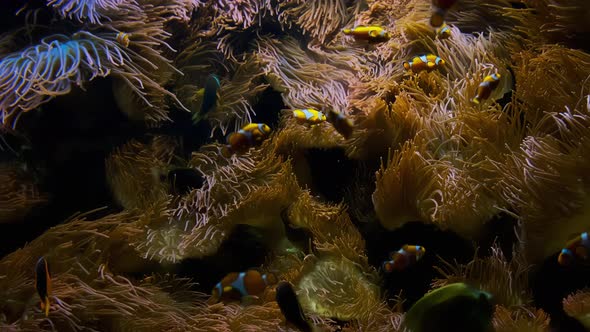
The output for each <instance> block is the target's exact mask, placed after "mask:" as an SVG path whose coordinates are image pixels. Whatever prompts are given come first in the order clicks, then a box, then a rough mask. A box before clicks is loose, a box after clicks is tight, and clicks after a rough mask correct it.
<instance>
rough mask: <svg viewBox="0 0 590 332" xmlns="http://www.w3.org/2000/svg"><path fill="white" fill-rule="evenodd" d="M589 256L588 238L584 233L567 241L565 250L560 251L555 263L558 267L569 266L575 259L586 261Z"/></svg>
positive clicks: (586, 233) (589, 244) (589, 242)
mask: <svg viewBox="0 0 590 332" xmlns="http://www.w3.org/2000/svg"><path fill="white" fill-rule="evenodd" d="M589 254H590V238H589V237H588V232H584V233H582V234H580V235H578V236H576V237H575V238H573V239H571V240H570V241H568V243H567V244H566V245H565V248H563V249H561V252H560V253H559V256H558V257H557V262H558V263H559V265H563V266H567V265H570V264H571V263H572V262H573V261H574V260H575V259H576V258H579V259H581V260H588V258H589Z"/></svg>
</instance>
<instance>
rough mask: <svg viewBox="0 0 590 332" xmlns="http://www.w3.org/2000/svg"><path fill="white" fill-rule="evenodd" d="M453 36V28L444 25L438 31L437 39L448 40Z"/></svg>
mask: <svg viewBox="0 0 590 332" xmlns="http://www.w3.org/2000/svg"><path fill="white" fill-rule="evenodd" d="M450 36H451V27H449V26H448V25H447V24H446V23H443V25H442V26H441V27H440V28H437V29H436V37H437V38H438V39H447V38H449V37H450Z"/></svg>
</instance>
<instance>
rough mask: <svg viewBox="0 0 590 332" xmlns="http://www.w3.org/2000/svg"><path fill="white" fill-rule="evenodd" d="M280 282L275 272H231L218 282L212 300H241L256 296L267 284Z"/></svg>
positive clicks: (214, 301)
mask: <svg viewBox="0 0 590 332" xmlns="http://www.w3.org/2000/svg"><path fill="white" fill-rule="evenodd" d="M277 282H278V280H277V277H276V276H275V275H274V274H273V273H265V274H262V273H260V271H258V270H255V269H250V270H247V271H246V272H231V273H229V274H228V275H226V276H225V277H224V278H223V279H221V281H220V282H218V283H217V284H216V285H215V287H213V290H212V291H211V300H210V301H211V302H213V303H216V302H219V301H231V300H241V299H242V298H244V297H250V296H251V297H255V296H258V295H260V294H262V292H263V291H264V289H266V287H267V286H271V285H274V284H276V283H277Z"/></svg>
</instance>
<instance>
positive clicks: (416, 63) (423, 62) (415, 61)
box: [403, 54, 445, 73]
mask: <svg viewBox="0 0 590 332" xmlns="http://www.w3.org/2000/svg"><path fill="white" fill-rule="evenodd" d="M403 65H404V68H405V69H406V70H410V69H411V70H412V71H413V72H415V73H418V72H421V71H423V70H427V71H432V70H434V69H437V68H439V67H442V66H444V65H445V60H443V59H441V58H440V57H439V56H437V55H434V54H423V55H417V56H415V57H413V58H412V60H410V61H405V62H404V63H403Z"/></svg>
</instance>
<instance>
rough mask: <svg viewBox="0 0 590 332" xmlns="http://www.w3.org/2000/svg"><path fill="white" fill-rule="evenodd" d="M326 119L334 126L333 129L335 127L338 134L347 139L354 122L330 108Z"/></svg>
mask: <svg viewBox="0 0 590 332" xmlns="http://www.w3.org/2000/svg"><path fill="white" fill-rule="evenodd" d="M327 119H328V122H330V123H331V124H332V125H333V126H334V129H336V131H337V132H338V133H340V135H342V136H344V138H346V139H348V138H349V137H350V136H351V135H352V131H353V130H354V124H353V123H352V120H350V119H349V118H347V117H345V116H344V115H342V113H339V112H336V111H334V110H330V111H328V116H327Z"/></svg>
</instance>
